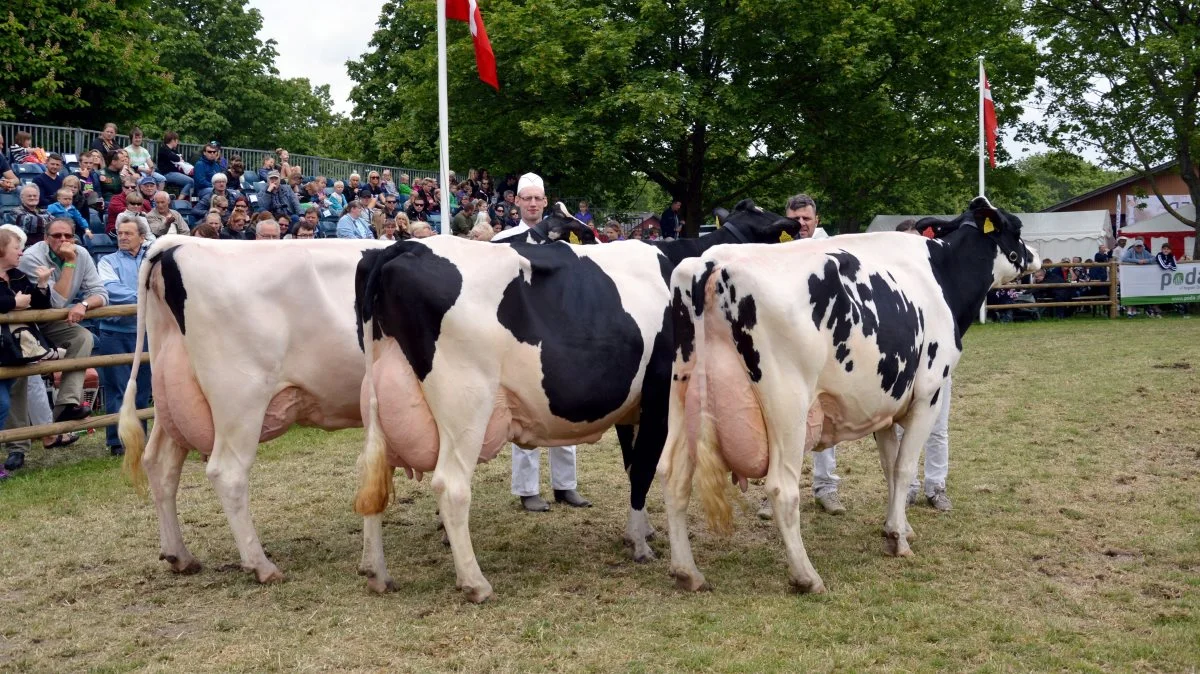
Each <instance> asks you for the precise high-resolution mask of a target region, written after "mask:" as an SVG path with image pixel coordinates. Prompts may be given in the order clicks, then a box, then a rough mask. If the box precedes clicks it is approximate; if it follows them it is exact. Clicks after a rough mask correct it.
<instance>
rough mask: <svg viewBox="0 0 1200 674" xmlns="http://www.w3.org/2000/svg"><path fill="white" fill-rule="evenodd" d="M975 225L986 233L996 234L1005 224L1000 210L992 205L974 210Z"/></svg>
mask: <svg viewBox="0 0 1200 674" xmlns="http://www.w3.org/2000/svg"><path fill="white" fill-rule="evenodd" d="M974 216H975V226H976V227H978V228H979V231H981V232H983V233H984V234H996V233H998V232H999V231H1000V229H1001V227H1003V225H1004V218H1003V217H1001V215H1000V212H999V211H997V210H996V209H995V208H993V207H991V206H986V207H984V208H976V209H975V212H974Z"/></svg>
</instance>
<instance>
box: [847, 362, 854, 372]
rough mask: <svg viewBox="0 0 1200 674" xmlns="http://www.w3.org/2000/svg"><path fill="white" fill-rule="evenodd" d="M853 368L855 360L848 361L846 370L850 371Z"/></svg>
mask: <svg viewBox="0 0 1200 674" xmlns="http://www.w3.org/2000/svg"><path fill="white" fill-rule="evenodd" d="M853 369H854V361H852V360H848V361H846V372H849V371H851V370H853Z"/></svg>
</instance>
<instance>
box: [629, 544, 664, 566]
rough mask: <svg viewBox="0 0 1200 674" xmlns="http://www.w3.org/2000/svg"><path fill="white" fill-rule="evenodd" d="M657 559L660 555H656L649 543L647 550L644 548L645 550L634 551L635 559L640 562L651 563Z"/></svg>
mask: <svg viewBox="0 0 1200 674" xmlns="http://www.w3.org/2000/svg"><path fill="white" fill-rule="evenodd" d="M656 559H658V555H655V554H654V551H653V550H651V549H650V546H648V545H647V546H646V549H645V550H643V551H636V550H635V551H634V553H633V561H635V562H637V563H638V564H649V563H650V562H653V561H654V560H656Z"/></svg>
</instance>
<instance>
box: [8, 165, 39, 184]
mask: <svg viewBox="0 0 1200 674" xmlns="http://www.w3.org/2000/svg"><path fill="white" fill-rule="evenodd" d="M12 168H13V173H15V174H17V175H18V176H30V180H32V179H33V178H32V176H35V175H37V174H39V173H45V172H46V167H45V166H42V165H41V164H29V163H21V164H13V167H12Z"/></svg>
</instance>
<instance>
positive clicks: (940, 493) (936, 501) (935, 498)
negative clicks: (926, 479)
mask: <svg viewBox="0 0 1200 674" xmlns="http://www.w3.org/2000/svg"><path fill="white" fill-rule="evenodd" d="M925 500H926V501H929V505H930V506H932V507H933V509H934V510H937V511H939V512H949V511H950V497H949V496H946V488H945V487H942V488H941V489H938V490H937V491H935V492H933V493H932V494H926V495H925Z"/></svg>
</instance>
